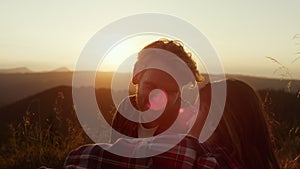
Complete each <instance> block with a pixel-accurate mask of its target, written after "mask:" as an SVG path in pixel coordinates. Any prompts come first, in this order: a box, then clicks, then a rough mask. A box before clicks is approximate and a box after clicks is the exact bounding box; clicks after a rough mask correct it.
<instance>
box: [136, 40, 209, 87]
mask: <svg viewBox="0 0 300 169" xmlns="http://www.w3.org/2000/svg"><path fill="white" fill-rule="evenodd" d="M149 48H158V49H163V50H166V51H169V52H171V53H173V54H175V55H176V56H178V57H179V58H180V59H181V60H183V61H184V62H185V63H186V65H187V66H188V67H189V69H190V70H191V71H192V73H193V75H194V77H195V80H196V81H197V82H201V81H203V80H204V78H203V76H201V75H200V73H199V71H198V70H197V64H196V62H195V61H194V60H193V59H192V54H191V53H190V52H186V51H185V50H184V47H183V44H182V42H181V41H179V40H168V39H159V40H157V41H155V42H152V43H150V44H149V45H147V46H145V47H144V48H143V49H149ZM143 49H142V50H143ZM140 58H141V56H140V55H139V56H138V60H140Z"/></svg>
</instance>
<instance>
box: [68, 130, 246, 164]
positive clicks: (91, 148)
mask: <svg viewBox="0 0 300 169" xmlns="http://www.w3.org/2000/svg"><path fill="white" fill-rule="evenodd" d="M102 145H103V144H102ZM124 148H126V147H124ZM65 167H66V168H67V169H83V168H86V169H96V168H99V169H100V168H104V169H105V168H107V169H149V168H154V169H169V168H173V169H242V167H241V165H240V164H239V163H238V162H237V161H236V160H234V159H233V158H231V157H230V156H228V153H227V152H226V151H225V150H224V149H222V148H220V147H209V146H207V145H205V144H200V143H199V142H198V140H197V139H195V138H193V137H189V136H187V137H185V138H184V139H183V140H182V141H181V142H180V143H178V144H177V145H176V146H174V147H173V148H172V149H170V150H169V151H167V152H165V153H161V154H159V155H156V156H153V157H147V158H128V157H123V156H118V155H115V154H112V153H110V152H109V151H106V150H104V149H103V148H102V147H101V144H92V145H84V146H81V147H79V148H77V149H76V150H73V151H71V152H70V153H69V155H68V157H67V159H66V162H65Z"/></svg>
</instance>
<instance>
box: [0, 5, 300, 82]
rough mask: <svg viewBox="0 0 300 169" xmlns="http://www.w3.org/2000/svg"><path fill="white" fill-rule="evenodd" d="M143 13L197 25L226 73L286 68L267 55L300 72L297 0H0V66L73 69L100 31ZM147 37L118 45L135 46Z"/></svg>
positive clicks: (258, 72)
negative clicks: (160, 15) (114, 23)
mask: <svg viewBox="0 0 300 169" xmlns="http://www.w3.org/2000/svg"><path fill="white" fill-rule="evenodd" d="M145 12H147V13H149V12H154V13H164V14H169V15H172V16H176V17H178V18H181V19H183V20H185V21H187V22H189V23H191V24H192V25H194V26H195V27H197V28H198V29H199V31H201V32H202V33H203V34H204V35H205V36H206V37H207V38H208V39H209V41H210V42H211V43H212V45H213V46H214V47H215V49H216V51H217V53H218V54H219V56H220V58H221V60H222V63H223V66H224V69H225V71H226V72H228V73H235V74H245V75H255V76H268V77H280V76H281V75H280V74H281V73H284V72H277V73H275V74H274V71H275V70H276V69H277V68H278V66H279V65H278V64H276V63H274V62H273V61H271V60H270V59H267V58H266V57H272V58H275V59H276V60H278V61H279V62H280V63H281V64H282V65H284V66H286V67H287V68H288V70H287V71H289V72H290V73H291V75H292V76H293V78H297V79H300V59H298V60H297V58H298V57H300V54H297V52H300V1H299V0H290V1H283V0H279V1H272V0H265V1H259V0H252V1H247V2H245V1H237V0H229V1H225V0H224V1H196V0H194V1H179V0H176V1H175V0H165V1H158V0H156V1H155V0H152V1H141V0H132V1H130V2H129V1H128V2H124V1H116V0H110V1H100V0H93V1H92V0H90V1H79V0H72V1H71V0H63V1H45V0H42V1H40V0H39V1H38V0H28V1H16V0H7V1H3V0H0V69H8V68H15V67H23V66H26V67H28V68H29V69H31V70H34V71H47V70H52V69H55V68H58V67H67V68H69V69H71V70H73V69H74V67H75V64H76V61H77V58H78V57H79V55H80V53H81V51H82V49H83V48H84V46H85V44H86V43H87V42H88V40H89V39H90V38H91V37H92V36H93V35H94V34H95V33H96V32H97V31H98V30H100V29H101V28H103V27H104V26H106V25H108V24H110V23H112V22H114V21H116V20H118V19H120V18H122V17H124V16H129V15H133V14H139V13H145ZM174 29H176V28H174ZM154 38H156V37H154ZM154 38H153V39H154ZM149 39H151V38H148V39H147V38H144V39H142V40H141V41H140V43H138V44H139V45H134V46H133V45H124V46H121V47H120V48H123V49H124V48H125V50H127V51H138V50H139V49H140V48H141V47H142V46H143V45H144V44H145V43H146V42H147V40H149ZM131 48H133V49H131ZM125 57H126V56H125ZM107 59H108V61H107V65H106V68H105V69H107V70H109V68H108V67H114V66H117V65H118V64H119V63H118V62H117V61H118V60H119V59H118V58H112V59H111V60H110V61H109V58H107ZM295 60H296V61H295ZM293 61H294V62H293ZM104 67H105V66H104Z"/></svg>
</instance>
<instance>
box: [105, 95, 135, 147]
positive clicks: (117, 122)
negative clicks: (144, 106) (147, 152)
mask: <svg viewBox="0 0 300 169" xmlns="http://www.w3.org/2000/svg"><path fill="white" fill-rule="evenodd" d="M134 103H135V96H130V97H128V98H125V99H124V100H123V101H122V102H121V104H120V105H119V107H118V109H117V111H116V112H115V114H114V117H113V120H112V128H113V130H112V132H111V140H110V142H111V143H114V142H115V141H116V140H118V139H119V138H122V137H124V135H125V136H129V137H135V138H137V127H138V125H137V123H135V122H133V121H130V120H128V119H127V118H126V117H124V116H123V115H122V114H121V113H120V111H121V112H122V111H131V110H129V109H128V107H129V106H128V105H127V104H133V106H135V104H134ZM132 113H134V112H132ZM122 135H123V136H122Z"/></svg>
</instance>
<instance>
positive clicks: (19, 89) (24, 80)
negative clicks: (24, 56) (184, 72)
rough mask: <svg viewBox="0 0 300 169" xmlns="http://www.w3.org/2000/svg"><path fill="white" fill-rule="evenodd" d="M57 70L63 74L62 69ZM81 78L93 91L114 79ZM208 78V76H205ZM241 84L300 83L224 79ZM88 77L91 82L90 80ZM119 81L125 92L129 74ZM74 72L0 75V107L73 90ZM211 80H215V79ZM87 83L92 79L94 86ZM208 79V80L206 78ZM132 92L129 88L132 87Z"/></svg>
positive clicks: (295, 85) (104, 75)
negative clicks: (48, 92) (68, 88)
mask: <svg viewBox="0 0 300 169" xmlns="http://www.w3.org/2000/svg"><path fill="white" fill-rule="evenodd" d="M60 70H65V69H64V68H62V69H60ZM79 74H80V75H81V79H82V80H81V82H82V86H89V85H90V84H95V87H96V88H107V89H109V88H111V79H112V77H113V75H114V73H112V72H99V73H97V74H96V77H94V74H92V73H91V72H79ZM204 76H206V77H207V75H204ZM227 76H228V77H234V78H238V79H241V80H244V81H246V82H248V83H249V84H251V85H252V86H253V87H255V88H256V89H258V90H259V89H275V90H280V89H285V90H287V89H288V88H287V86H288V84H289V82H292V83H291V91H292V92H297V91H298V89H300V81H299V80H297V81H291V80H280V79H270V78H263V77H252V76H244V75H227ZM89 77H91V78H89ZM114 77H115V78H117V79H118V81H117V82H116V83H114V88H117V89H118V90H120V91H121V90H127V89H128V85H129V84H128V82H126V79H130V74H129V73H120V74H117V75H115V76H114ZM72 78H73V72H43V73H0V81H1V83H0V93H1V95H0V107H1V106H4V105H7V104H9V103H12V102H15V101H17V100H20V99H22V98H25V97H28V96H30V95H33V94H36V93H38V92H42V91H44V90H47V89H49V88H53V87H55V86H60V85H66V86H72ZM213 78H215V79H218V78H217V76H213ZM89 79H95V83H93V82H90V81H89ZM206 79H208V78H206ZM131 89H132V86H131Z"/></svg>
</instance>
